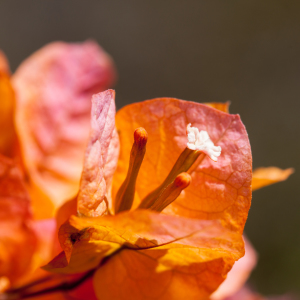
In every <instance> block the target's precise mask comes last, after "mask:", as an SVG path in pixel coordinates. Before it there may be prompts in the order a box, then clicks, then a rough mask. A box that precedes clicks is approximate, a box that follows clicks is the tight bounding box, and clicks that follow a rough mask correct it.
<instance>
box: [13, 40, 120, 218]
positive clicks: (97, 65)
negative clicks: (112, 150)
mask: <svg viewBox="0 0 300 300" xmlns="http://www.w3.org/2000/svg"><path fill="white" fill-rule="evenodd" d="M114 79H115V71H114V66H113V63H112V60H111V58H110V57H109V56H108V55H107V54H106V53H105V52H104V51H103V50H102V49H101V48H100V47H99V46H98V45H97V44H96V43H94V42H91V41H88V42H85V43H81V44H79V43H78V44H66V43H62V42H56V43H52V44H49V45H47V46H45V47H44V48H42V49H41V50H39V51H37V52H36V53H34V54H33V55H32V56H30V57H29V58H28V59H26V60H25V61H24V62H23V63H22V64H21V65H20V67H19V68H18V69H17V71H16V73H15V74H14V75H13V86H14V88H15V91H16V98H17V112H16V126H17V132H18V135H19V139H20V142H21V147H22V155H23V160H24V163H25V167H26V168H27V171H28V173H29V176H30V180H31V184H32V186H33V188H35V187H39V188H40V189H41V190H42V192H43V193H44V194H46V196H48V197H49V198H50V199H51V201H52V202H53V203H54V205H55V207H58V206H59V205H61V204H62V203H63V202H64V201H66V200H67V199H70V197H72V196H75V195H76V194H77V192H78V188H79V182H80V175H81V171H82V164H83V160H84V151H85V147H86V144H87V141H88V134H89V130H90V111H91V101H90V99H91V96H92V94H93V93H95V92H100V91H103V90H105V89H106V88H107V87H110V86H111V85H112V83H113V82H114ZM33 195H35V194H34V193H33ZM37 198H38V197H37ZM33 202H34V204H35V203H36V202H35V201H33ZM51 216H53V210H52V211H51V210H50V212H49V213H48V217H51ZM43 217H47V216H43Z"/></svg>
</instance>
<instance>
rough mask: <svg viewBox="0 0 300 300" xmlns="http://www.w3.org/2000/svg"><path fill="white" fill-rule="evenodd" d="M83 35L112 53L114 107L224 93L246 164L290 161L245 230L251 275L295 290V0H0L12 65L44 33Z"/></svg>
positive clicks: (298, 239) (272, 286)
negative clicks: (253, 254)
mask: <svg viewBox="0 0 300 300" xmlns="http://www.w3.org/2000/svg"><path fill="white" fill-rule="evenodd" d="M90 38H91V39H94V40H96V41H97V42H98V43H99V44H100V45H101V46H102V47H103V48H104V49H105V50H106V51H107V52H108V53H109V54H110V55H111V56H112V57H113V59H114V61H115V63H116V66H117V70H118V74H119V78H118V82H117V84H116V86H115V89H116V92H117V100H116V101H117V106H118V108H121V107H122V106H124V105H126V104H129V103H132V102H136V101H142V100H146V99H150V98H155V97H162V96H168V97H176V98H180V99H185V100H193V101H198V102H210V101H218V102H225V101H228V100H229V101H231V107H230V112H231V113H239V114H240V115H241V118H242V120H243V122H244V124H245V125H246V128H247V130H248V133H249V137H250V142H251V145H252V151H253V165H254V168H256V167H259V166H265V167H266V166H272V165H274V166H278V167H280V168H288V167H294V168H295V169H296V173H295V174H293V175H292V176H291V178H290V179H288V180H287V181H286V182H282V183H278V184H276V185H273V186H270V187H266V188H264V189H262V190H259V191H256V192H254V194H253V202H252V208H251V210H250V214H249V219H248V222H247V225H246V233H247V235H248V237H249V238H250V240H251V241H252V243H253V245H254V247H255V248H256V250H257V252H258V253H259V263H258V266H257V267H256V269H255V271H254V272H253V274H252V276H251V278H250V284H251V285H252V286H253V287H254V288H255V289H257V290H258V291H259V292H260V293H262V294H265V295H270V294H282V293H286V292H293V293H295V294H298V295H299V294H300V271H299V270H300V201H299V200H300V199H299V196H298V191H299V179H300V176H299V174H300V158H299V157H300V141H299V138H300V121H299V119H300V114H299V110H300V101H299V95H300V83H299V80H300V1H298V0H294V1H292V0H264V1H261V0H244V1H240V0H231V1H224V0H209V1H202V0H195V1H193V0H188V1H179V0H172V1H171V0H164V1H157V0H152V1H138V0H127V1H124V0H111V1H99V0H98V1H97V0H84V1H82V0H43V1H39V0H27V1H17V0H2V1H1V2H0V48H1V49H2V50H3V51H4V53H5V54H6V55H7V57H8V59H9V61H10V65H11V69H12V71H14V70H15V69H16V68H17V66H18V65H19V64H20V63H21V61H22V60H23V59H25V58H26V57H27V56H29V55H30V54H31V53H32V52H34V51H35V50H37V49H39V48H40V47H42V46H44V45H45V44H47V43H49V42H51V41H55V40H63V41H72V42H73V41H83V40H86V39H90ZM297 171H298V172H297Z"/></svg>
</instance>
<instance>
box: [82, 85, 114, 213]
mask: <svg viewBox="0 0 300 300" xmlns="http://www.w3.org/2000/svg"><path fill="white" fill-rule="evenodd" d="M115 113H116V107H115V92H114V91H113V90H107V91H105V92H102V93H99V94H96V95H93V98H92V115H91V134H90V138H89V143H88V146H87V149H86V153H85V159H84V165H83V171H82V176H81V182H80V190H79V195H78V200H77V201H78V202H77V210H78V213H79V214H81V215H85V216H93V217H96V216H101V215H103V214H104V213H105V212H106V211H107V209H108V203H107V193H108V192H109V191H110V186H109V185H108V182H111V178H112V175H113V173H114V171H115V169H116V165H117V159H118V155H119V140H118V136H117V133H116V131H115ZM113 137H114V138H113ZM108 160H110V161H108Z"/></svg>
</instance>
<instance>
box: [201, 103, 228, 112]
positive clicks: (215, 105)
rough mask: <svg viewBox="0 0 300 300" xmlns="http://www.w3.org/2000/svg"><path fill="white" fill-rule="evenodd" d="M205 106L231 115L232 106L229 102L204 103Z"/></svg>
mask: <svg viewBox="0 0 300 300" xmlns="http://www.w3.org/2000/svg"><path fill="white" fill-rule="evenodd" d="M204 104H205V105H207V106H210V107H212V108H215V109H217V110H220V111H223V112H226V113H229V105H230V102H229V101H227V102H225V103H221V102H211V103H204Z"/></svg>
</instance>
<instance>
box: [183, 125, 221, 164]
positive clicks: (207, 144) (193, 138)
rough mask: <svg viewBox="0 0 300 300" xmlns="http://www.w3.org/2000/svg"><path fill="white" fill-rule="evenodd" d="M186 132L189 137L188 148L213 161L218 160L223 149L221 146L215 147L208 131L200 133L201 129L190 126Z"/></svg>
mask: <svg viewBox="0 0 300 300" xmlns="http://www.w3.org/2000/svg"><path fill="white" fill-rule="evenodd" d="M186 130H187V137H188V143H187V147H188V148H189V149H191V150H199V151H202V152H203V153H205V154H207V155H208V156H209V157H210V159H212V160H213V161H217V160H218V157H219V156H220V155H221V150H222V149H221V147H220V146H215V145H214V143H213V142H212V141H211V139H210V137H209V135H208V133H207V132H206V131H204V130H201V131H200V132H199V129H198V128H196V127H191V124H188V126H187V128H186Z"/></svg>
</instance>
